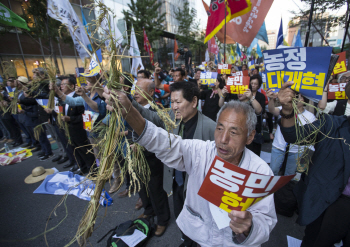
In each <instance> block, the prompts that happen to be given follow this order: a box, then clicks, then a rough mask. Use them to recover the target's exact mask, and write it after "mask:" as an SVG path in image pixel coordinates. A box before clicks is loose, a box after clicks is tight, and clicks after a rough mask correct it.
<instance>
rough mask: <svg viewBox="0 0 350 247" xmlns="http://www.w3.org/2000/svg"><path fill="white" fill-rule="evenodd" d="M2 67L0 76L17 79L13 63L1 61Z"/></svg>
mask: <svg viewBox="0 0 350 247" xmlns="http://www.w3.org/2000/svg"><path fill="white" fill-rule="evenodd" d="M1 66H2V69H3V71H2V74H3V75H7V77H16V78H17V70H16V66H15V64H14V63H13V62H8V61H3V62H1Z"/></svg>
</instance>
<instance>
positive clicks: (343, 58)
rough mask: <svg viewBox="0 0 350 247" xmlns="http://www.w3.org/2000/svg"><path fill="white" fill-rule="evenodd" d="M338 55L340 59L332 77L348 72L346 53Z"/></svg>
mask: <svg viewBox="0 0 350 247" xmlns="http://www.w3.org/2000/svg"><path fill="white" fill-rule="evenodd" d="M337 55H338V56H339V58H338V61H337V63H336V64H335V66H334V69H333V73H332V75H337V74H340V73H344V72H346V71H348V70H347V68H346V51H343V52H341V53H338V54H337Z"/></svg>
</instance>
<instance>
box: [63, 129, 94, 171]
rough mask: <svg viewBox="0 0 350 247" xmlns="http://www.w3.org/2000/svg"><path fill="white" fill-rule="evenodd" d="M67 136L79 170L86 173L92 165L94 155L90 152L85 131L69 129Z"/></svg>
mask: <svg viewBox="0 0 350 247" xmlns="http://www.w3.org/2000/svg"><path fill="white" fill-rule="evenodd" d="M69 135H70V140H71V142H72V146H73V147H74V155H75V157H76V158H77V161H78V165H79V167H80V169H81V170H82V172H88V171H89V170H90V168H91V167H92V165H93V164H94V161H95V155H94V154H93V153H91V152H90V149H91V146H90V145H89V144H90V142H89V140H88V138H87V135H86V131H85V130H84V129H83V128H82V129H76V128H70V129H69Z"/></svg>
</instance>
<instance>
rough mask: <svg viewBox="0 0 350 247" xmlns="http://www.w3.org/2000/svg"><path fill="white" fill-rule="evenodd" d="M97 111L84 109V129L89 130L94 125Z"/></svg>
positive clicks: (97, 114)
mask: <svg viewBox="0 0 350 247" xmlns="http://www.w3.org/2000/svg"><path fill="white" fill-rule="evenodd" d="M98 116H99V113H97V112H93V111H84V114H83V122H84V129H85V130H86V131H91V130H92V127H93V126H94V123H95V121H96V119H97V118H98Z"/></svg>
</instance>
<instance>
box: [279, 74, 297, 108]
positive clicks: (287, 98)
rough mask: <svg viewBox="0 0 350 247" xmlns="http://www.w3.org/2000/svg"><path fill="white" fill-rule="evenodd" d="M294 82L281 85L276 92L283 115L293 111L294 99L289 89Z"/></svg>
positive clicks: (292, 92) (293, 94) (293, 93)
mask: <svg viewBox="0 0 350 247" xmlns="http://www.w3.org/2000/svg"><path fill="white" fill-rule="evenodd" d="M293 84H294V82H292V81H289V82H286V83H284V84H283V85H282V87H281V89H280V90H279V92H278V99H279V101H280V103H281V105H282V111H283V112H284V114H288V113H291V112H292V111H293V104H292V101H293V98H294V97H295V92H294V91H293V90H292V89H290V88H289V86H292V85H293Z"/></svg>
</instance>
